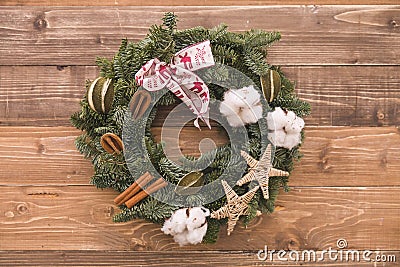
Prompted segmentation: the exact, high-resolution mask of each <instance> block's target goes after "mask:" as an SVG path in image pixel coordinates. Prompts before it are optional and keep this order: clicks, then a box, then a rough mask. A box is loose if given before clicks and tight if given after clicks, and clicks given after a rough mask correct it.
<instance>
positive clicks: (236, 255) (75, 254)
mask: <svg viewBox="0 0 400 267" xmlns="http://www.w3.org/2000/svg"><path fill="white" fill-rule="evenodd" d="M379 253H380V254H382V255H383V254H384V255H387V256H388V255H394V256H395V257H396V259H397V261H398V259H399V257H400V252H399V251H379ZM256 254H257V251H254V252H253V251H251V252H249V251H173V252H171V251H157V255H155V254H154V252H151V251H140V252H137V251H134V252H131V251H87V250H85V251H68V250H63V251H7V252H0V264H2V265H4V266H9V267H12V266H18V267H20V266H32V267H36V266H50V267H53V266H76V267H83V266H86V267H92V266H108V267H113V266H144V265H145V266H265V265H264V264H266V263H269V264H273V265H274V266H275V265H279V266H287V267H289V266H293V267H294V266H299V265H300V264H301V265H303V266H333V265H334V266H371V262H366V261H360V262H356V263H349V262H347V261H333V260H328V259H326V260H325V261H318V262H314V261H311V262H309V261H304V262H303V261H300V262H296V261H289V262H288V261H279V260H276V259H275V261H268V260H267V261H260V260H259V259H258V258H257V256H256ZM317 255H321V252H319V253H318V254H317ZM371 258H372V257H371ZM353 264H354V265H353ZM397 264H398V263H396V262H389V261H387V262H374V266H397Z"/></svg>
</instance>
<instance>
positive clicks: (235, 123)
mask: <svg viewBox="0 0 400 267" xmlns="http://www.w3.org/2000/svg"><path fill="white" fill-rule="evenodd" d="M226 120H227V121H228V123H229V125H230V126H232V127H240V126H244V121H242V119H241V118H240V117H239V116H238V115H237V114H233V115H230V116H227V117H226Z"/></svg>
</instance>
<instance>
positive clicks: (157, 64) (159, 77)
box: [135, 40, 214, 129]
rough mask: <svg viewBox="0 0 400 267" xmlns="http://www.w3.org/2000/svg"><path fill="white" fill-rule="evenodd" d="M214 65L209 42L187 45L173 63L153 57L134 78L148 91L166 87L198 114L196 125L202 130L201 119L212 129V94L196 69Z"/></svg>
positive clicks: (177, 54)
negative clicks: (210, 119) (209, 113)
mask: <svg viewBox="0 0 400 267" xmlns="http://www.w3.org/2000/svg"><path fill="white" fill-rule="evenodd" d="M213 65H214V58H213V55H212V52H211V47H210V41H208V40H207V41H204V42H201V43H197V44H194V45H191V46H188V47H186V48H184V49H182V50H181V51H179V52H178V53H176V54H175V55H174V56H173V58H172V59H171V63H169V64H168V63H166V62H162V61H160V60H159V59H158V58H154V59H152V60H150V61H148V62H147V63H146V64H144V65H143V67H142V68H141V69H140V70H139V71H138V72H137V73H136V75H135V79H136V81H137V82H138V84H139V85H140V86H143V87H144V88H145V89H147V90H148V91H158V90H161V89H163V88H164V87H166V88H167V89H168V90H170V91H171V92H172V93H173V94H174V95H176V96H177V97H178V98H179V99H181V100H182V101H183V102H184V103H185V104H186V105H187V106H188V107H189V109H190V110H191V111H192V112H193V113H194V114H195V115H196V116H197V118H196V120H195V121H194V125H195V126H196V127H197V128H199V129H200V126H199V122H198V120H199V119H201V120H202V121H204V122H205V123H206V124H207V126H208V127H209V128H211V126H210V123H209V119H208V105H209V103H210V93H209V90H208V87H207V85H206V84H205V83H204V81H203V80H202V79H201V78H200V77H199V76H197V75H196V74H194V73H193V71H196V70H199V69H202V68H206V67H210V66H213Z"/></svg>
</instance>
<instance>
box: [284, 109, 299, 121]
mask: <svg viewBox="0 0 400 267" xmlns="http://www.w3.org/2000/svg"><path fill="white" fill-rule="evenodd" d="M296 117H297V116H296V114H295V113H294V112H293V111H291V110H289V111H288V112H287V113H286V121H287V122H288V123H292V122H293V121H294V120H295V119H296Z"/></svg>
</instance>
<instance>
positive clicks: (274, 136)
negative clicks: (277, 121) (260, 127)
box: [268, 130, 286, 146]
mask: <svg viewBox="0 0 400 267" xmlns="http://www.w3.org/2000/svg"><path fill="white" fill-rule="evenodd" d="M285 137H286V133H285V131H284V130H276V131H273V132H270V133H268V140H269V141H271V143H272V144H274V146H283V145H284V144H285Z"/></svg>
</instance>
